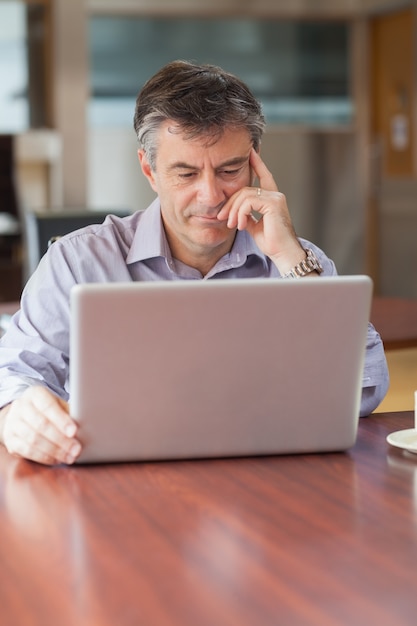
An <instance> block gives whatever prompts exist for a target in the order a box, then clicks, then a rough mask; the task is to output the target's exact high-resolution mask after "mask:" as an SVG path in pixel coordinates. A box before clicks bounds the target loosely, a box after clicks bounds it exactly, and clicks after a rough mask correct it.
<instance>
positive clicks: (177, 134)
mask: <svg viewBox="0 0 417 626" xmlns="http://www.w3.org/2000/svg"><path fill="white" fill-rule="evenodd" d="M251 148H252V141H251V137H250V135H249V132H248V131H247V130H246V129H245V128H226V129H224V130H223V131H222V133H221V134H219V135H217V134H208V133H206V132H205V133H202V134H201V135H197V136H193V137H190V136H189V134H188V133H187V132H186V131H184V130H182V129H181V128H180V126H179V125H178V124H176V123H175V122H173V121H170V120H168V121H166V122H164V123H163V124H162V125H161V127H160V129H159V131H158V149H157V160H158V157H160V158H162V159H164V160H168V161H170V162H172V161H176V160H178V158H179V157H181V159H182V160H183V159H197V160H199V159H201V158H202V157H205V158H207V157H211V158H214V159H216V160H218V159H228V158H234V157H240V156H249V153H250V150H251Z"/></svg>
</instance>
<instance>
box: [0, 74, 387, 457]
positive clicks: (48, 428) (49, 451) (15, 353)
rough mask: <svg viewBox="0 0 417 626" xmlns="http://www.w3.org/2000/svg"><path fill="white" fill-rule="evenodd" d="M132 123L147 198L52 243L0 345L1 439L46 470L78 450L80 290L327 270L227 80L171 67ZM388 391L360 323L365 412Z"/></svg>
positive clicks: (257, 128) (371, 334) (375, 343)
mask: <svg viewBox="0 0 417 626" xmlns="http://www.w3.org/2000/svg"><path fill="white" fill-rule="evenodd" d="M134 125H135V130H136V133H137V136H138V140H139V146H140V149H139V151H138V155H139V161H140V164H141V167H142V171H143V173H144V175H145V176H146V177H147V179H148V181H149V183H150V185H151V187H152V189H154V191H156V193H157V195H158V198H157V200H156V201H155V202H153V203H152V205H151V206H150V207H148V209H147V210H146V211H143V212H137V213H135V214H134V215H132V216H128V217H126V218H118V217H115V216H110V217H108V218H106V220H105V221H104V223H103V224H101V225H94V226H89V227H87V228H84V229H81V230H79V231H76V232H75V233H71V234H70V235H67V236H66V237H63V238H62V239H60V240H59V241H57V242H56V243H54V244H53V245H52V246H51V248H50V249H49V251H48V252H47V254H46V255H45V256H44V258H43V259H42V260H41V262H40V264H39V267H38V269H37V271H36V272H35V273H34V275H33V276H32V277H31V279H30V280H29V281H28V284H27V286H26V287H25V290H24V292H23V295H22V301H21V310H20V312H19V313H18V314H17V316H16V317H15V318H14V320H13V322H12V324H11V327H10V328H9V330H8V332H7V333H6V334H5V336H4V337H3V339H2V340H1V350H0V354H1V356H0V407H3V408H2V409H1V411H0V440H1V441H2V443H3V444H4V445H5V446H6V448H7V450H8V451H9V452H10V453H12V454H15V455H19V456H22V457H25V458H28V459H32V460H34V461H38V462H40V463H45V464H54V463H72V462H74V461H75V459H76V458H77V456H78V455H79V453H80V451H81V443H80V442H79V441H78V440H77V425H76V423H75V422H74V421H73V420H72V419H71V417H70V416H69V414H68V405H67V400H68V364H69V296H70V290H71V287H72V286H73V285H75V284H76V283H81V282H108V281H113V282H114V281H140V280H147V281H149V280H210V279H218V278H222V279H225V278H226V279H227V278H239V277H252V278H256V277H283V278H292V277H295V278H298V277H301V278H302V279H303V280H304V279H305V280H308V278H309V277H311V276H317V275H319V274H323V275H325V276H329V275H334V274H336V269H335V267H334V264H333V262H332V261H331V260H330V259H328V258H327V257H326V256H325V255H324V253H323V252H322V251H321V250H319V249H318V248H317V247H316V246H314V245H313V244H311V243H309V242H307V241H305V240H303V239H299V238H297V236H296V234H295V232H294V228H293V225H292V222H291V218H290V214H289V211H288V208H287V204H286V199H285V196H284V195H283V194H282V193H281V192H280V191H279V190H278V188H277V185H276V183H275V181H274V179H273V177H272V175H271V173H270V172H269V170H268V169H267V167H266V165H265V164H264V162H263V161H262V158H261V156H260V153H259V148H260V142H261V136H262V132H263V130H264V118H263V116H262V112H261V108H260V106H259V104H258V102H257V101H256V100H255V98H254V97H253V95H252V94H251V92H250V91H249V90H248V88H247V87H246V85H244V84H243V83H242V82H241V81H240V80H238V79H237V78H236V77H234V76H232V75H229V74H227V73H226V72H223V71H222V70H221V69H219V68H215V67H211V66H198V65H194V64H190V63H186V62H174V63H171V64H169V65H167V66H166V67H164V68H162V70H160V71H159V72H158V73H157V74H156V75H155V76H154V77H153V78H151V79H150V80H149V81H148V82H147V84H146V85H145V86H144V88H143V90H142V91H141V93H140V94H139V96H138V99H137V103H136V111H135V118H134ZM255 179H258V181H259V182H258V184H257V185H256V186H252V185H253V183H254V181H255ZM341 333H343V329H341ZM387 386H388V373H387V366H386V361H385V356H384V351H383V346H382V343H381V340H380V338H379V335H378V334H377V333H376V331H375V329H374V328H373V327H372V326H371V325H370V326H369V330H368V341H367V357H366V366H365V373H364V382H363V396H362V405H361V415H366V414H368V413H370V412H371V411H372V410H374V409H375V408H376V406H377V405H378V404H379V402H380V401H381V400H382V398H383V397H384V395H385V393H386V390H387ZM115 418H116V416H115Z"/></svg>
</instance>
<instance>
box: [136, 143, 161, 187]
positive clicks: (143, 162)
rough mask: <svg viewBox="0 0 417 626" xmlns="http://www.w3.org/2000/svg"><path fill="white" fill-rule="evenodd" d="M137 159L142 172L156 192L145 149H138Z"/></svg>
mask: <svg viewBox="0 0 417 626" xmlns="http://www.w3.org/2000/svg"><path fill="white" fill-rule="evenodd" d="M138 159H139V163H140V166H141V168H142V172H143V173H144V175H145V176H146V178H147V179H148V181H149V184H150V186H151V187H152V189H153V190H154V191H156V193H158V190H157V188H156V182H155V176H154V173H153V170H152V168H151V165H150V163H149V161H148V157H147V156H146V152H145V150H138Z"/></svg>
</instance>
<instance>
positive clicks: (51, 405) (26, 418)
mask: <svg viewBox="0 0 417 626" xmlns="http://www.w3.org/2000/svg"><path fill="white" fill-rule="evenodd" d="M0 428H1V437H0V439H1V441H2V443H3V445H4V446H5V447H6V449H7V450H8V452H10V454H14V455H15V456H20V457H23V458H26V459H29V460H31V461H37V462H38V463H43V464H45V465H54V464H58V463H67V464H71V463H73V462H74V461H75V460H76V458H77V457H78V455H79V454H80V452H81V445H80V443H79V441H78V440H77V439H76V437H75V435H76V432H77V424H76V422H74V420H72V419H71V417H70V416H69V413H68V404H67V403H66V402H65V401H64V400H61V399H60V398H58V397H57V396H55V395H54V394H53V393H51V392H50V391H48V390H47V389H46V388H45V387H41V386H35V387H29V389H27V390H26V391H25V392H24V393H23V394H22V396H21V397H20V398H18V399H17V400H14V402H12V403H11V404H9V405H8V406H6V407H4V408H3V409H2V410H1V411H0Z"/></svg>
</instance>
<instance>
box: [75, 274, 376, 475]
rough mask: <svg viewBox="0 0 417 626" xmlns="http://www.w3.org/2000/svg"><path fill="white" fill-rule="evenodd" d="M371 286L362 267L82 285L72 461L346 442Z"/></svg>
mask: <svg viewBox="0 0 417 626" xmlns="http://www.w3.org/2000/svg"><path fill="white" fill-rule="evenodd" d="M371 294H372V281H371V279H370V278H369V277H367V276H362V275H356V276H337V277H317V278H306V279H303V280H282V279H236V280H219V279H217V280H212V281H160V282H137V283H106V284H83V285H77V286H75V287H74V288H73V290H72V293H71V346H70V412H71V415H72V416H73V417H74V419H75V420H77V421H78V422H79V438H80V440H81V442H82V443H83V451H82V453H81V456H80V457H79V460H78V462H81V463H102V462H121V461H148V460H171V459H197V458H216V457H235V456H253V455H280V454H295V453H318V452H320V453H321V452H329V451H342V450H347V449H348V448H350V447H351V446H353V444H354V443H355V440H356V435H357V426H358V416H359V407H360V399H361V387H362V373H363V365H364V355H365V345H366V336H367V324H368V319H369V313H370V306H371Z"/></svg>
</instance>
